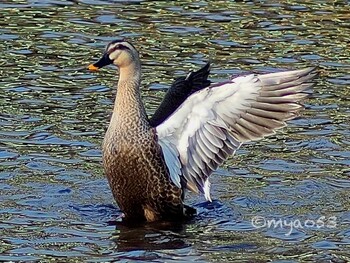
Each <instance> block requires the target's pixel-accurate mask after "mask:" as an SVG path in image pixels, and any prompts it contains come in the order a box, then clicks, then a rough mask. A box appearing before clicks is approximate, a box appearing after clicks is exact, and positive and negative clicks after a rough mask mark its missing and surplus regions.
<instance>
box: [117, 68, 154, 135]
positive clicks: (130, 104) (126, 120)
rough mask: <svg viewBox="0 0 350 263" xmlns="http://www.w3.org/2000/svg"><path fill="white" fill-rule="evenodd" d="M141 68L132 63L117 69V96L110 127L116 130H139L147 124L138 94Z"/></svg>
mask: <svg viewBox="0 0 350 263" xmlns="http://www.w3.org/2000/svg"><path fill="white" fill-rule="evenodd" d="M140 83H141V66H140V65H138V64H136V63H132V64H130V65H129V66H127V67H121V68H120V69H119V81H118V89H117V95H116V99H115V102H114V110H113V115H112V120H111V125H113V124H118V129H123V127H125V128H126V129H128V130H129V131H130V130H132V129H133V128H134V129H136V130H139V129H140V128H142V127H144V126H145V124H146V125H147V124H148V121H147V115H146V111H145V108H144V105H143V103H142V100H141V94H140Z"/></svg>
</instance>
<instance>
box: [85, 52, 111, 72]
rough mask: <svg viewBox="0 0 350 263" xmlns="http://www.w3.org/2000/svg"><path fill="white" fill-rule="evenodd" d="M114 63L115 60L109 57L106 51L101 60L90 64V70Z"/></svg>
mask: <svg viewBox="0 0 350 263" xmlns="http://www.w3.org/2000/svg"><path fill="white" fill-rule="evenodd" d="M112 63H113V61H112V60H110V59H109V55H108V54H107V53H105V54H104V55H103V56H102V58H100V60H99V61H97V62H96V63H93V64H90V65H89V66H88V70H90V71H96V70H99V69H100V68H103V67H104V66H108V65H110V64H112Z"/></svg>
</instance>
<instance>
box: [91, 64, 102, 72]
mask: <svg viewBox="0 0 350 263" xmlns="http://www.w3.org/2000/svg"><path fill="white" fill-rule="evenodd" d="M98 69H99V67H96V66H95V65H94V64H90V65H89V66H88V70H91V71H97V70H98Z"/></svg>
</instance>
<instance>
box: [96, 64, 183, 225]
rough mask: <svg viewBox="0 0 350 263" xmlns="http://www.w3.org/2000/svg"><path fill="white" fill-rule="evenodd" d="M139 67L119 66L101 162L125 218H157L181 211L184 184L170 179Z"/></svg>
mask: <svg viewBox="0 0 350 263" xmlns="http://www.w3.org/2000/svg"><path fill="white" fill-rule="evenodd" d="M139 72H140V69H139V66H138V65H133V64H131V65H129V66H128V67H126V68H125V69H122V70H121V78H120V79H119V82H118V89H117V95H116V100H115V106H114V110H113V114H112V118H111V122H110V124H109V127H108V129H107V132H106V134H105V137H104V140H103V145H102V153H103V165H104V169H105V174H106V176H107V179H108V182H109V185H110V188H111V189H112V193H113V196H114V199H115V200H116V202H117V204H118V206H119V207H120V209H121V210H122V211H123V213H124V218H125V219H126V220H128V221H144V220H147V221H157V220H160V219H165V218H166V217H171V216H176V215H182V210H183V205H182V198H181V193H182V189H180V188H178V187H176V186H175V185H174V184H173V183H172V182H171V180H170V179H169V178H170V177H169V174H168V171H167V168H166V165H165V162H164V158H163V156H162V151H161V148H160V146H159V144H158V143H157V135H156V130H155V129H154V128H152V127H151V125H150V123H149V121H148V118H147V115H146V112H145V109H144V107H143V103H142V100H141V96H140V92H139V85H140V77H139V74H138V73H139ZM124 77H125V78H126V80H125V81H124V80H123V78H124ZM164 215H166V217H164Z"/></svg>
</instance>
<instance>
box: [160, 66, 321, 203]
mask: <svg viewBox="0 0 350 263" xmlns="http://www.w3.org/2000/svg"><path fill="white" fill-rule="evenodd" d="M315 75H316V73H315V72H314V68H306V69H302V70H293V71H285V72H278V73H270V74H261V75H254V74H251V75H246V76H240V77H237V78H234V79H232V80H230V81H227V82H224V83H219V84H216V85H212V86H210V87H208V88H205V89H203V90H200V91H198V92H196V93H194V94H193V95H191V96H190V97H188V98H187V99H186V101H185V102H184V103H183V104H182V105H181V106H180V107H179V108H178V109H177V110H176V112H174V113H173V114H172V115H171V116H170V117H169V118H168V119H167V120H165V121H164V122H163V123H161V124H160V125H158V126H157V127H156V130H157V133H158V141H159V144H160V145H161V147H162V151H163V154H164V157H165V161H166V164H167V166H168V167H171V169H169V173H170V177H171V180H172V181H173V182H174V183H175V184H176V185H177V186H179V187H185V188H187V189H190V190H192V191H194V192H197V193H198V192H202V193H204V194H205V197H206V199H207V200H210V195H209V181H208V177H209V175H210V174H211V173H212V172H213V171H215V170H216V169H217V168H218V166H219V165H221V164H222V163H223V162H224V160H226V159H227V157H228V156H230V155H233V154H234V153H235V151H236V150H237V149H238V148H239V147H240V146H241V144H242V143H244V142H248V141H252V140H258V139H261V138H263V137H265V136H268V135H270V134H274V133H275V131H276V130H277V129H280V128H282V127H284V126H285V125H286V123H285V121H287V120H290V119H293V118H294V117H296V116H297V115H298V112H299V110H300V109H302V108H303V107H302V105H301V104H300V103H299V102H300V101H301V100H302V99H303V98H305V97H306V96H307V94H306V93H305V92H304V91H305V90H306V89H308V88H309V87H311V86H312V85H313V83H312V82H311V81H312V79H313V78H314V77H315Z"/></svg>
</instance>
